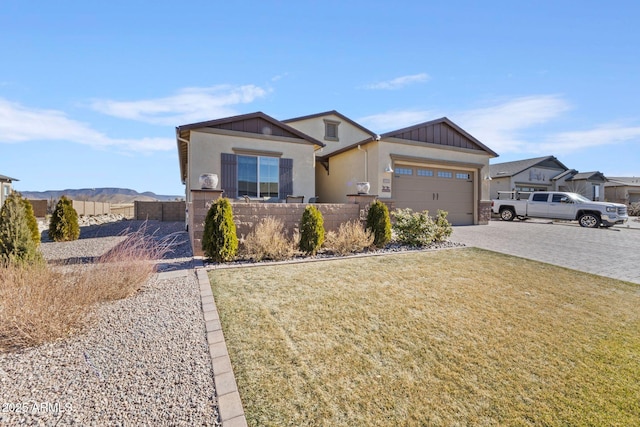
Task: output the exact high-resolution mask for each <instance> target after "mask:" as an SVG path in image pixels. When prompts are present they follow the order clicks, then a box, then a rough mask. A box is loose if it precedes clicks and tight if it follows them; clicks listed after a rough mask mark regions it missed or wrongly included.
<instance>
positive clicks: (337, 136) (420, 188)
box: [176, 111, 497, 225]
mask: <svg viewBox="0 0 640 427" xmlns="http://www.w3.org/2000/svg"><path fill="white" fill-rule="evenodd" d="M255 120H259V121H261V123H254V121H255ZM248 122H251V124H248ZM265 127H268V128H269V131H268V132H264V131H263V128H265ZM276 130H277V132H276ZM176 131H177V142H178V151H179V157H180V173H181V178H182V182H183V183H185V185H186V186H187V188H186V191H187V200H189V197H190V195H189V193H190V192H191V190H193V189H198V188H199V186H198V184H197V182H198V176H199V174H201V173H206V172H212V173H217V174H219V175H220V182H221V188H222V189H223V190H224V192H225V196H226V197H230V198H239V197H243V196H244V195H245V194H246V195H248V196H250V197H254V196H256V194H257V197H262V196H263V192H262V189H263V188H269V189H273V191H268V192H267V193H266V196H269V197H273V198H277V199H284V198H285V196H286V195H288V194H291V195H298V196H305V201H307V200H309V198H310V197H317V198H318V200H319V201H320V202H321V203H346V202H347V201H348V195H353V194H355V193H356V192H357V187H356V184H357V183H358V182H369V183H370V184H371V190H370V193H371V194H374V195H377V196H378V198H380V199H381V200H383V201H387V202H389V203H390V204H392V205H393V206H395V207H396V208H412V209H414V210H425V209H426V210H429V211H430V212H431V213H432V214H435V213H436V211H437V210H438V209H442V210H446V211H448V213H449V216H448V218H449V221H451V223H453V224H454V225H462V224H478V223H486V222H487V221H488V219H489V217H490V199H489V181H488V178H489V159H490V158H492V157H497V154H496V153H495V152H494V151H492V150H491V149H489V148H488V147H486V146H485V145H483V144H482V143H481V142H480V141H478V140H477V139H475V138H474V137H473V136H471V135H469V134H468V133H467V132H465V131H464V130H462V129H461V128H460V127H458V126H457V125H456V124H455V123H453V122H452V121H451V120H449V119H447V118H441V119H438V120H433V121H429V122H425V123H422V124H418V125H415V126H412V127H408V128H404V129H399V130H396V131H392V132H387V133H385V134H383V135H377V134H375V133H374V132H372V131H370V130H368V129H366V128H365V127H363V126H361V125H360V124H358V123H356V122H354V121H353V120H351V119H349V118H347V117H346V116H344V115H342V114H340V113H339V112H337V111H327V112H324V113H319V114H313V115H308V116H303V117H297V118H293V119H289V120H284V121H277V120H275V119H273V118H271V117H269V116H267V115H265V114H263V113H254V114H249V115H245V116H239V117H230V118H226V119H220V120H213V121H211V122H203V123H196V124H192V125H185V126H179V127H178V128H177V129H176ZM230 156H234V157H233V158H232V157H230ZM225 159H226V160H225ZM234 159H235V160H234ZM274 159H279V167H280V173H279V174H272V175H270V176H273V177H274V178H273V180H272V181H269V182H263V180H262V178H256V176H257V177H262V172H261V169H260V168H261V167H262V166H261V165H262V162H263V161H264V162H265V167H267V168H268V167H272V168H276V166H275V165H276V164H277V163H278V162H277V161H275V160H274ZM285 159H291V160H292V161H291V162H290V161H288V160H287V161H286V162H284V163H285V165H284V166H285V169H287V168H289V170H290V172H286V171H283V170H282V169H283V160H285ZM256 163H257V164H258V171H257V173H256V172H254V171H255V170H256V166H255V165H256ZM269 165H272V166H269ZM268 173H269V172H268ZM276 175H278V177H279V179H280V181H278V184H277V185H276V181H275V179H276V178H277V177H276ZM288 176H291V180H289V178H287V177H288ZM283 180H284V182H283ZM246 181H250V182H249V183H247V182H246ZM258 184H259V185H258ZM256 187H257V188H258V189H259V191H256V190H255V188H256ZM276 188H277V189H276Z"/></svg>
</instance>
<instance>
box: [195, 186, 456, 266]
mask: <svg viewBox="0 0 640 427" xmlns="http://www.w3.org/2000/svg"><path fill="white" fill-rule="evenodd" d="M391 215H393V217H394V219H395V224H393V225H392V224H391ZM452 231H453V229H452V227H451V224H450V223H449V221H447V212H445V211H438V214H437V216H436V218H435V219H434V218H432V217H430V216H429V212H428V211H423V212H413V211H412V210H411V209H398V210H395V211H394V212H393V213H392V214H390V213H389V210H388V208H387V206H386V205H385V204H384V203H382V202H380V201H376V202H374V203H372V204H371V206H370V207H369V211H368V214H367V221H366V226H363V225H362V224H361V223H360V222H359V221H355V222H349V223H345V224H341V226H340V228H339V229H338V230H337V231H332V232H329V233H326V234H325V229H324V219H323V217H322V213H321V212H320V211H319V210H318V208H316V207H315V206H313V205H309V206H307V207H306V208H305V210H304V212H303V214H302V218H301V220H300V231H299V233H296V234H295V235H294V236H291V237H289V236H287V235H286V232H285V231H284V225H283V224H282V222H281V221H280V220H277V219H275V218H272V217H267V218H263V219H262V220H261V221H260V222H259V223H258V224H257V225H256V227H255V229H254V230H253V231H252V232H251V233H249V235H248V236H246V238H243V239H242V241H241V242H240V241H239V240H238V237H237V232H236V227H235V223H234V221H233V212H232V205H231V203H230V202H229V200H228V199H226V198H222V199H219V200H218V201H216V202H215V203H214V204H212V205H211V207H210V208H209V211H208V213H207V216H206V219H205V224H204V235H203V238H202V249H203V251H204V253H205V255H206V256H207V258H209V259H211V260H213V261H215V262H227V261H232V260H233V259H235V258H236V256H238V255H239V256H240V257H242V258H243V259H250V260H253V261H262V260H274V261H279V260H285V259H290V258H292V257H293V256H294V254H295V251H296V249H297V250H299V251H300V252H302V253H304V254H306V255H315V254H316V253H317V252H318V251H319V250H320V249H321V248H324V250H325V251H326V252H329V253H334V254H338V255H346V254H350V253H358V252H363V251H366V250H367V249H370V248H373V247H375V248H384V247H385V246H386V245H387V244H388V243H389V242H391V241H392V233H395V239H394V240H395V241H396V242H398V243H400V244H402V245H407V246H412V247H423V246H428V245H429V244H431V243H433V242H442V241H445V240H447V238H448V237H449V236H450V235H451V233H452Z"/></svg>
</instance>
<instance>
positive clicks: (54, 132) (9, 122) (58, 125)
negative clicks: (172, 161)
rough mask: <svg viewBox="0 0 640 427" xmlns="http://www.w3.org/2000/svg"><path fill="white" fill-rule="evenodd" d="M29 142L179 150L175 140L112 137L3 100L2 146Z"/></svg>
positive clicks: (58, 114) (0, 108)
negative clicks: (63, 142)
mask: <svg viewBox="0 0 640 427" xmlns="http://www.w3.org/2000/svg"><path fill="white" fill-rule="evenodd" d="M27 141H70V142H74V143H78V144H84V145H90V146H93V147H96V148H106V147H114V148H118V149H122V150H125V151H167V150H173V149H175V140H174V139H173V138H142V139H117V138H110V137H108V136H106V135H104V134H103V133H101V132H98V131H96V130H95V129H92V128H91V126H89V125H87V124H85V123H82V122H79V121H76V120H72V119H69V118H68V117H67V116H66V115H65V114H64V113H63V112H61V111H57V110H43V109H35V108H27V107H24V106H22V105H20V104H18V103H15V102H10V101H7V100H5V99H2V98H0V143H1V142H4V143H19V142H27Z"/></svg>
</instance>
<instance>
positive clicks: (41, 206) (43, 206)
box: [29, 199, 48, 218]
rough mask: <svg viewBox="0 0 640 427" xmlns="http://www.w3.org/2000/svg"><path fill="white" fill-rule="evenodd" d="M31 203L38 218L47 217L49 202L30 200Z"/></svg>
mask: <svg viewBox="0 0 640 427" xmlns="http://www.w3.org/2000/svg"><path fill="white" fill-rule="evenodd" d="M29 203H31V206H32V207H33V213H34V214H35V216H36V218H44V217H46V216H47V204H48V201H47V200H31V199H29Z"/></svg>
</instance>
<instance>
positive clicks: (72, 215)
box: [49, 196, 80, 242]
mask: <svg viewBox="0 0 640 427" xmlns="http://www.w3.org/2000/svg"><path fill="white" fill-rule="evenodd" d="M79 237H80V226H79V225H78V213H77V212H76V210H75V209H74V208H73V202H72V201H71V200H70V199H68V198H67V197H66V196H62V197H61V198H60V200H58V203H57V204H56V208H55V210H54V211H53V214H52V215H51V221H50V222H49V238H50V239H51V240H53V241H54V242H68V241H71V240H78V238H79Z"/></svg>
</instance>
